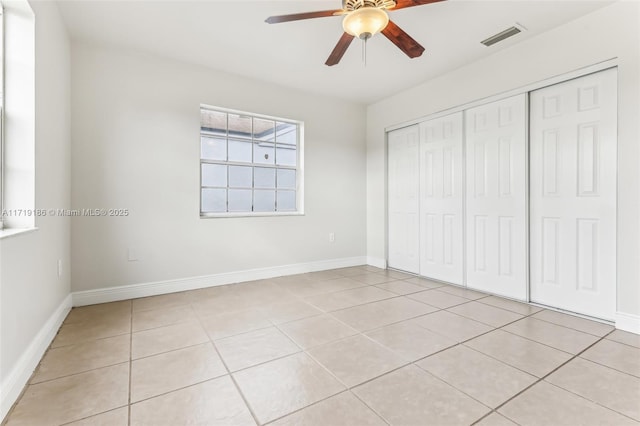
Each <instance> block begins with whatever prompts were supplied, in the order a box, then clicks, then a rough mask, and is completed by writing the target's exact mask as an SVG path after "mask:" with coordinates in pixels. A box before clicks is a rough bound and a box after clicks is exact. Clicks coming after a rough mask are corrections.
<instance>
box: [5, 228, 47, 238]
mask: <svg viewBox="0 0 640 426" xmlns="http://www.w3.org/2000/svg"><path fill="white" fill-rule="evenodd" d="M37 230H38V228H37V227H33V228H20V229H3V230H2V231H0V240H2V239H4V238H10V237H15V236H16V235H20V234H28V233H30V232H35V231H37Z"/></svg>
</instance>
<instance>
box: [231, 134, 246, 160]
mask: <svg viewBox="0 0 640 426" xmlns="http://www.w3.org/2000/svg"><path fill="white" fill-rule="evenodd" d="M229 161H239V162H243V163H250V162H251V141H248V140H247V141H242V140H234V139H229Z"/></svg>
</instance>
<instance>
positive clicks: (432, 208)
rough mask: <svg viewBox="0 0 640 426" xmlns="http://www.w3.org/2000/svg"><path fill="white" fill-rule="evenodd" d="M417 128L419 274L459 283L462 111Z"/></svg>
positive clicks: (460, 272)
mask: <svg viewBox="0 0 640 426" xmlns="http://www.w3.org/2000/svg"><path fill="white" fill-rule="evenodd" d="M420 129H421V135H422V137H421V138H420V163H419V166H420V247H421V249H420V275H424V276H426V277H431V278H434V279H437V280H441V281H447V282H450V283H453V284H458V285H462V284H463V265H462V261H463V253H462V251H463V245H462V241H463V238H462V230H463V227H462V221H463V219H462V212H463V209H462V202H463V200H462V188H463V182H462V141H463V138H462V131H463V129H462V113H461V112H459V113H456V114H451V115H447V116H446V117H442V118H438V119H435V120H429V121H426V122H423V123H421V124H420Z"/></svg>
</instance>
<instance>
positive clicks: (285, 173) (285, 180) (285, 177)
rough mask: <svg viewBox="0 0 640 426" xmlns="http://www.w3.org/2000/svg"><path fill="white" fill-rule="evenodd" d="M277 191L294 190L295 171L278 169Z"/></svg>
mask: <svg viewBox="0 0 640 426" xmlns="http://www.w3.org/2000/svg"><path fill="white" fill-rule="evenodd" d="M278 189H296V171H295V170H289V169H278Z"/></svg>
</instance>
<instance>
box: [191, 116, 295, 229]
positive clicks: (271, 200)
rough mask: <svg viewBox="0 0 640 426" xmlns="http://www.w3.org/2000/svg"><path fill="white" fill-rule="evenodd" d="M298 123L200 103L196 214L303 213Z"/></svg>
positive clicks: (211, 215) (250, 214) (259, 214)
mask: <svg viewBox="0 0 640 426" xmlns="http://www.w3.org/2000/svg"><path fill="white" fill-rule="evenodd" d="M301 164H302V123H301V122H299V121H294V120H288V119H283V118H275V117H268V116H263V115H256V114H251V113H246V112H239V111H232V110H228V109H222V108H216V107H209V106H201V107H200V215H201V217H220V216H262V215H290V214H301V213H302V167H301Z"/></svg>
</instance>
